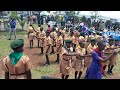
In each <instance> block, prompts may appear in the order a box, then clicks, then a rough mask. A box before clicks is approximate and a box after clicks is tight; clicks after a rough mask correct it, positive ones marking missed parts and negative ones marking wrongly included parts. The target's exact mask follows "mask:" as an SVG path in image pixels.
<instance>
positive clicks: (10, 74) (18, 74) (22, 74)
mask: <svg viewBox="0 0 120 90" xmlns="http://www.w3.org/2000/svg"><path fill="white" fill-rule="evenodd" d="M24 74H26V73H20V74H10V75H24Z"/></svg>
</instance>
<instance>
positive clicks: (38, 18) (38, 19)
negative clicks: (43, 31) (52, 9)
mask: <svg viewBox="0 0 120 90" xmlns="http://www.w3.org/2000/svg"><path fill="white" fill-rule="evenodd" d="M37 21H38V25H40V21H41V20H40V15H38V16H37Z"/></svg>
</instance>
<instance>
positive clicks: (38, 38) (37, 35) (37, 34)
mask: <svg viewBox="0 0 120 90" xmlns="http://www.w3.org/2000/svg"><path fill="white" fill-rule="evenodd" d="M39 34H40V27H38V29H37V31H36V37H37V40H38V47H39V45H40V35H39Z"/></svg>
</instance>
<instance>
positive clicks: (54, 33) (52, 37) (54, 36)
mask: <svg viewBox="0 0 120 90" xmlns="http://www.w3.org/2000/svg"><path fill="white" fill-rule="evenodd" d="M50 37H51V39H52V46H55V40H56V38H57V33H56V32H55V31H54V32H51V33H50Z"/></svg>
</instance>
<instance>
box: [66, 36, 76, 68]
mask: <svg viewBox="0 0 120 90" xmlns="http://www.w3.org/2000/svg"><path fill="white" fill-rule="evenodd" d="M74 38H75V37H74V36H72V37H71V36H70V35H68V36H67V37H66V38H65V40H71V41H73V39H74ZM71 46H72V47H73V45H71ZM75 60H76V56H72V59H71V63H72V67H74V63H75Z"/></svg>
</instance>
